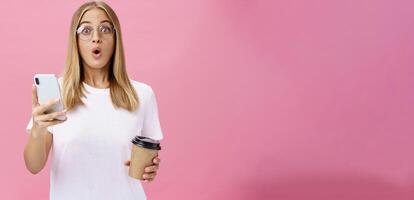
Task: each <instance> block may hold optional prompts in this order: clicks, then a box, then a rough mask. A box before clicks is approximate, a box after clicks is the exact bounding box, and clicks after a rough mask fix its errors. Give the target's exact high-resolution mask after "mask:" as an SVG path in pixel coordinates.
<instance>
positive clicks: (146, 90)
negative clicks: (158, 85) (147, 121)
mask: <svg viewBox="0 0 414 200" xmlns="http://www.w3.org/2000/svg"><path fill="white" fill-rule="evenodd" d="M130 82H131V84H132V86H133V87H134V88H135V91H136V92H137V93H138V96H140V95H141V96H147V97H150V96H152V95H153V94H154V90H153V89H152V87H151V86H150V85H148V84H147V83H143V82H140V81H136V80H132V79H130Z"/></svg>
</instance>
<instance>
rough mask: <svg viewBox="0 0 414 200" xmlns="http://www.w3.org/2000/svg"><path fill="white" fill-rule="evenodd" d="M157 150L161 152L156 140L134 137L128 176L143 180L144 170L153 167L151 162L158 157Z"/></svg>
mask: <svg viewBox="0 0 414 200" xmlns="http://www.w3.org/2000/svg"><path fill="white" fill-rule="evenodd" d="M159 150H161V146H160V143H159V142H158V141H157V140H153V139H151V138H147V137H142V136H136V137H135V138H134V139H133V140H132V151H131V163H130V165H129V176H130V177H132V178H135V179H139V180H143V178H142V175H143V174H144V172H145V171H144V170H145V168H146V167H148V166H151V165H153V162H152V160H153V159H154V158H155V157H156V156H157V155H158V151H159Z"/></svg>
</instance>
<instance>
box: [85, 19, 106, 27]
mask: <svg viewBox="0 0 414 200" xmlns="http://www.w3.org/2000/svg"><path fill="white" fill-rule="evenodd" d="M104 22H108V23H110V24H112V23H111V21H109V20H102V21H101V22H100V24H102V23H104ZM85 23H89V24H90V23H92V22H90V21H83V22H81V23H79V26H80V25H82V24H85Z"/></svg>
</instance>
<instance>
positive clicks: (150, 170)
mask: <svg viewBox="0 0 414 200" xmlns="http://www.w3.org/2000/svg"><path fill="white" fill-rule="evenodd" d="M157 170H158V166H157V165H153V166H149V167H146V168H145V172H156V171H157Z"/></svg>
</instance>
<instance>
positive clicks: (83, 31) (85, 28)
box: [76, 26, 92, 35]
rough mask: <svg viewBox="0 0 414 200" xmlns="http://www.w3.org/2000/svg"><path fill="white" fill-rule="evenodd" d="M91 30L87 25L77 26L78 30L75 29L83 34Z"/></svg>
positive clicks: (87, 33)
mask: <svg viewBox="0 0 414 200" xmlns="http://www.w3.org/2000/svg"><path fill="white" fill-rule="evenodd" d="M91 31H92V28H91V27H88V26H81V27H79V28H78V30H77V31H76V32H77V33H80V34H83V35H89V34H90V33H91Z"/></svg>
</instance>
